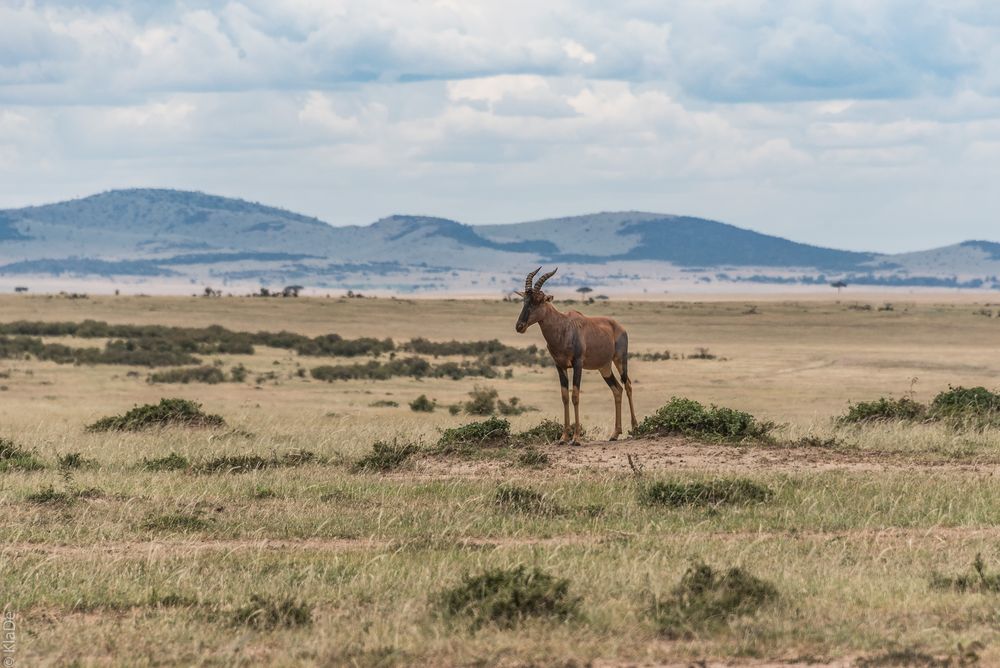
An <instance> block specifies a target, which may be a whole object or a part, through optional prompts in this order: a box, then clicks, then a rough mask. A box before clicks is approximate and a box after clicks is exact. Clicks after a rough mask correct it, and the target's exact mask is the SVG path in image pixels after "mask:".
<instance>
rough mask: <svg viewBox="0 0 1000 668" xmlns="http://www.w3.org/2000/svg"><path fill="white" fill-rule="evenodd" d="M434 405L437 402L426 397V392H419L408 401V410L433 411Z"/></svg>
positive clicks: (418, 411)
mask: <svg viewBox="0 0 1000 668" xmlns="http://www.w3.org/2000/svg"><path fill="white" fill-rule="evenodd" d="M435 406H437V402H435V401H432V400H430V399H428V398H427V395H426V394H421V395H420V396H419V397H417V398H416V399H414V400H413V401H411V402H410V410H411V411H415V412H417V413H433V412H434V408H435Z"/></svg>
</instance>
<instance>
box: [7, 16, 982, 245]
mask: <svg viewBox="0 0 1000 668" xmlns="http://www.w3.org/2000/svg"><path fill="white" fill-rule="evenodd" d="M132 186H157V187H172V188H185V189H197V190H202V191H205V192H212V193H217V194H222V195H229V196H235V197H243V198H246V199H251V200H255V201H260V202H264V203H268V204H274V205H278V206H282V207H285V208H288V209H292V210H295V211H299V212H303V213H307V214H311V215H316V216H319V217H320V218H322V219H324V220H326V221H328V222H330V223H333V224H348V223H350V224H366V223H369V222H371V221H373V220H375V219H377V218H379V217H382V216H385V215H388V214H392V213H420V214H432V215H440V216H446V217H450V218H455V219H458V220H462V221H464V222H470V223H493V222H513V221H518V220H528V219H535V218H543V217H549V216H557V215H567V214H576V213H586V212H592V211H600V210H621V209H640V210H650V211H658V212H667V213H684V214H691V215H699V216H704V217H709V218H714V219H718V220H723V221H726V222H730V223H733V224H736V225H740V226H743V227H750V228H753V229H757V230H760V231H764V232H768V233H772V234H780V235H783V236H787V237H791V238H794V239H796V240H802V241H809V242H813V243H820V244H826V245H835V246H840V247H847V248H855V249H870V250H885V251H897V250H910V249H917V248H923V247H929V246H933V245H940V244H946V243H952V242H955V241H958V240H961V239H966V238H987V239H993V240H1000V3H997V2H993V1H992V0H981V1H973V0H940V1H934V0H927V1H921V0H905V1H904V0H900V1H893V0H830V1H827V2H821V1H817V0H795V1H794V2H792V1H787V2H777V1H773V2H772V1H767V0H673V1H665V0H661V1H654V0H617V1H616V2H605V1H599V0H575V1H570V0H548V1H546V2H538V1H537V0H532V1H530V2H526V1H522V0H502V1H500V0H496V1H494V0H478V1H474V0H438V1H431V0H428V1H424V0H394V1H392V0H389V1H387V0H282V1H279V0H239V1H233V2H208V1H203V0H186V1H179V2H173V1H171V0H119V1H112V0H90V1H89V2H72V1H68V0H67V1H51V2H46V1H43V0H34V1H27V2H25V1H22V0H0V207H14V206H22V205H26V204H36V203H44V202H49V201H55V200H60V199H66V198H71V197H79V196H83V195H87V194H92V193H94V192H98V191H102V190H108V189H112V188H122V187H132Z"/></svg>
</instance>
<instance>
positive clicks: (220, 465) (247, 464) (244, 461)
mask: <svg viewBox="0 0 1000 668" xmlns="http://www.w3.org/2000/svg"><path fill="white" fill-rule="evenodd" d="M318 460H319V458H318V457H317V456H316V454H315V453H313V452H310V451H309V450H292V451H291V452H286V453H284V454H282V455H278V454H272V455H271V456H270V457H261V456H260V455H255V454H239V455H221V456H219V457H214V458H212V459H208V460H206V461H204V462H201V463H199V464H196V465H195V466H194V467H193V470H194V471H195V472H197V473H247V472H249V471H259V470H261V469H268V468H284V467H288V466H304V465H306V464H311V463H313V462H316V461H318Z"/></svg>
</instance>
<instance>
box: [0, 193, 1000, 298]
mask: <svg viewBox="0 0 1000 668" xmlns="http://www.w3.org/2000/svg"><path fill="white" fill-rule="evenodd" d="M535 263H547V264H551V263H561V264H563V265H564V266H565V265H567V264H568V265H572V266H574V267H582V268H583V269H580V271H582V272H583V273H581V274H580V275H579V276H576V277H574V275H573V274H571V273H570V272H569V271H568V270H567V272H566V273H565V274H563V275H561V278H560V279H559V280H562V281H565V282H567V284H570V283H573V282H574V281H577V282H579V281H583V280H586V281H588V282H592V283H598V284H600V279H601V278H602V277H612V276H619V275H622V273H623V267H626V266H627V267H630V270H629V271H631V272H632V275H633V276H639V277H640V278H642V279H643V280H646V279H649V280H653V279H654V277H657V276H659V277H660V278H659V280H660V281H661V282H667V283H669V282H671V281H681V280H688V281H697V282H699V283H701V284H705V283H712V282H715V283H724V282H727V281H728V282H746V281H756V282H787V281H790V280H791V281H799V282H802V283H805V284H815V283H818V282H823V281H826V280H827V279H828V278H829V277H831V276H847V277H853V279H854V280H859V277H860V278H861V279H863V280H869V281H876V282H877V281H885V282H886V284H891V285H906V284H912V285H928V284H942V285H960V286H970V287H975V286H976V285H978V286H987V287H988V286H991V285H993V284H996V283H997V280H996V276H997V275H1000V243H997V242H992V241H986V240H966V241H962V242H958V243H956V244H952V245H950V246H944V247H941V248H935V249H929V250H927V251H919V252H915V253H900V254H884V253H875V252H862V251H847V250H840V249H836V248H827V247H823V246H817V245H812V244H806V243H800V242H796V241H792V240H789V239H786V238H783V237H779V236H775V235H769V234H765V233H761V232H757V231H754V230H749V229H745V228H741V227H738V226H735V225H732V224H729V223H725V222H721V221H717V220H710V219H705V218H698V217H694V216H684V215H676V214H660V213H654V212H647V211H612V212H600V213H595V214H584V215H577V216H569V217H564V218H549V219H540V220H533V221H524V222H516V223H509V224H492V225H467V224H465V223H462V222H459V221H455V220H452V219H449V218H443V217H437V216H427V215H419V216H418V215H408V214H395V215H391V216H387V217H384V218H381V219H379V220H377V221H375V222H373V223H371V224H369V225H364V226H362V225H348V226H343V227H334V226H331V225H329V224H327V223H325V222H323V221H321V220H320V219H318V218H315V217H310V216H304V215H302V214H298V213H295V212H293V211H289V210H286V209H282V208H279V207H273V206H268V205H264V204H259V203H255V202H249V201H246V200H241V199H233V198H228V197H221V196H218V195H211V194H206V193H202V192H195V191H181V190H170V189H157V188H136V189H123V190H110V191H106V192H103V193H98V194H95V195H90V196H88V197H83V198H78V199H75V200H68V201H64V202H56V203H51V204H43V205H37V206H30V207H24V208H20V209H5V210H0V275H6V276H18V275H37V276H59V275H68V276H81V277H82V276H88V275H95V276H105V277H121V278H123V279H124V278H125V277H129V276H132V277H141V278H142V279H143V280H154V279H155V278H156V277H157V276H161V277H164V278H166V277H170V278H177V277H186V278H187V279H188V280H190V281H191V282H196V281H209V280H215V281H218V280H221V281H223V282H224V283H225V282H228V281H230V280H233V281H254V280H255V279H256V281H257V282H260V283H264V282H271V281H279V280H294V281H296V282H299V283H304V282H312V283H314V284H316V285H325V286H332V285H340V284H344V285H346V284H352V285H357V286H359V287H360V286H364V285H371V286H373V287H379V286H382V285H386V286H387V285H390V284H392V285H396V286H397V287H399V288H400V289H406V288H407V285H408V284H407V282H406V278H405V275H406V274H408V273H409V274H413V275H414V276H413V278H414V281H413V282H412V284H413V285H414V286H417V287H415V288H414V289H423V288H421V287H420V286H421V285H424V286H427V285H437V286H439V287H440V286H444V287H447V285H448V284H449V282H450V281H451V279H450V278H449V276H450V275H451V274H455V273H465V274H482V275H484V276H485V275H487V274H489V275H492V276H493V277H492V279H490V280H492V281H493V282H495V281H496V280H497V276H501V275H505V273H509V272H515V273H517V272H521V271H522V269H523V268H524V267H525V266H527V265H530V264H535ZM452 278H453V277H452ZM418 279H419V280H418ZM609 280H610V279H609ZM451 282H454V281H451ZM977 282H978V283H977ZM555 284H558V282H557V283H555Z"/></svg>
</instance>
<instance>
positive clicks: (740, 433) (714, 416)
mask: <svg viewBox="0 0 1000 668" xmlns="http://www.w3.org/2000/svg"><path fill="white" fill-rule="evenodd" d="M775 426H776V425H775V424H774V423H772V422H766V421H760V420H758V419H757V418H755V417H754V416H753V415H750V414H749V413H745V412H743V411H738V410H734V409H732V408H723V407H718V406H709V407H705V406H703V405H702V404H700V403H698V402H697V401H694V400H693V399H682V398H679V397H673V398H672V399H671V400H670V402H669V403H668V404H666V405H665V406H662V407H661V408H660V409H659V410H657V411H656V412H655V413H654V414H653V415H650V416H649V417H647V418H646V419H645V420H643V421H642V422H640V423H639V426H638V427H637V428H636V429H635V434H636V435H637V436H673V435H681V436H688V437H691V438H698V439H704V440H709V441H726V442H731V443H741V442H746V441H765V440H767V439H769V437H770V434H771V432H772V431H773V430H774V428H775Z"/></svg>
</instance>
